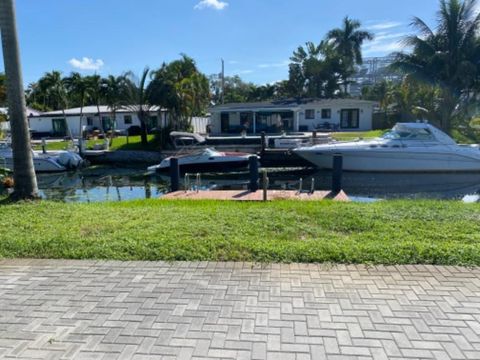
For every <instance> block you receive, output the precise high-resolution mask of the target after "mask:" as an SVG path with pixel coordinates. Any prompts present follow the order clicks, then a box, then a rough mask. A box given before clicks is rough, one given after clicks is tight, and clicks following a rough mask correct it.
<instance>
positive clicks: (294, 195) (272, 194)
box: [162, 190, 350, 201]
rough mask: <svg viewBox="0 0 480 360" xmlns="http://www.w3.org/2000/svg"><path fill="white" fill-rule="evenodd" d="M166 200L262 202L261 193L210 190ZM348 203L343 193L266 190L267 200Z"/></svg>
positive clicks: (174, 195)
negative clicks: (329, 200)
mask: <svg viewBox="0 0 480 360" xmlns="http://www.w3.org/2000/svg"><path fill="white" fill-rule="evenodd" d="M162 199H166V200H173V199H176V200H220V201H263V191H262V190H259V191H256V192H251V191H248V190H212V191H198V192H197V191H176V192H172V193H169V194H166V195H164V196H163V197H162ZM326 199H331V200H334V201H350V199H349V198H348V196H347V194H345V192H343V191H340V192H339V193H333V192H331V191H315V192H314V193H313V194H312V193H307V192H302V193H299V192H298V191H291V190H268V191H267V200H269V201H270V200H300V201H321V200H326Z"/></svg>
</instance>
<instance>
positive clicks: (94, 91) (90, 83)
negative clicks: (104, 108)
mask: <svg viewBox="0 0 480 360" xmlns="http://www.w3.org/2000/svg"><path fill="white" fill-rule="evenodd" d="M85 81H86V83H87V87H88V92H89V95H90V96H89V98H90V100H91V102H92V103H93V104H94V105H95V106H96V107H97V114H98V123H99V124H102V113H101V111H100V105H101V103H102V100H103V99H102V77H101V76H100V75H97V74H95V75H90V76H87V77H85ZM100 127H101V129H102V132H104V129H103V126H100Z"/></svg>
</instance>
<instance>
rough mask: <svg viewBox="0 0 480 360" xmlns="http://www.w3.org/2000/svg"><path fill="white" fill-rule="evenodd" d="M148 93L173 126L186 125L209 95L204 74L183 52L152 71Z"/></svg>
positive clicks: (203, 104) (203, 108)
mask: <svg viewBox="0 0 480 360" xmlns="http://www.w3.org/2000/svg"><path fill="white" fill-rule="evenodd" d="M148 93H149V97H150V102H151V103H153V104H155V105H158V106H160V107H163V108H166V109H167V110H168V111H169V115H170V119H171V121H172V123H173V126H174V128H175V129H177V130H187V129H189V127H190V122H191V118H192V117H193V116H197V115H201V114H203V113H204V112H205V109H206V107H207V106H208V102H209V99H210V89H209V82H208V79H207V77H206V76H205V75H204V74H202V73H201V72H200V71H199V70H198V68H197V66H196V64H195V61H194V60H193V59H192V58H190V57H188V56H187V55H182V58H181V59H179V60H175V61H172V62H171V63H169V64H163V65H162V67H161V68H160V69H158V70H157V71H155V72H153V79H152V82H151V83H150V85H149V92H148ZM226 101H227V99H226Z"/></svg>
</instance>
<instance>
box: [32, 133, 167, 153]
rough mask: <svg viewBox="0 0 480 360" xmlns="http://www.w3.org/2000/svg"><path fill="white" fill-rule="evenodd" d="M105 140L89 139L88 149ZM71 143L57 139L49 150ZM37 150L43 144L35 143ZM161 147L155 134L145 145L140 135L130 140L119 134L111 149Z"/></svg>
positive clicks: (48, 144) (61, 147)
mask: <svg viewBox="0 0 480 360" xmlns="http://www.w3.org/2000/svg"><path fill="white" fill-rule="evenodd" d="M103 143H104V140H103V139H102V140H88V141H87V149H92V148H93V146H94V145H95V144H103ZM70 145H71V141H63V140H59V141H55V142H48V143H47V150H50V151H55V150H65V149H67V148H68V147H69V146H70ZM34 149H35V150H41V149H42V146H41V145H35V146H34ZM158 149H159V145H158V141H156V138H155V135H148V145H147V146H146V147H145V146H143V145H142V142H141V137H140V136H129V137H128V142H127V137H126V136H118V137H116V138H114V139H113V143H112V146H111V147H110V150H113V151H115V150H150V151H155V150H158Z"/></svg>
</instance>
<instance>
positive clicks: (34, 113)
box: [0, 106, 42, 116]
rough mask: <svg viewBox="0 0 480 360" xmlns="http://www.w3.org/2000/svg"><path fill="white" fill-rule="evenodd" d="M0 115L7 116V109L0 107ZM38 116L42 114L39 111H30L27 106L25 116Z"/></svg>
mask: <svg viewBox="0 0 480 360" xmlns="http://www.w3.org/2000/svg"><path fill="white" fill-rule="evenodd" d="M0 114H2V115H7V114H8V108H6V107H0ZM40 114H42V113H41V112H40V111H38V110H35V109H32V108H30V107H28V106H27V116H38V115H40Z"/></svg>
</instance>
